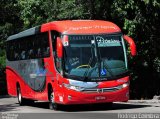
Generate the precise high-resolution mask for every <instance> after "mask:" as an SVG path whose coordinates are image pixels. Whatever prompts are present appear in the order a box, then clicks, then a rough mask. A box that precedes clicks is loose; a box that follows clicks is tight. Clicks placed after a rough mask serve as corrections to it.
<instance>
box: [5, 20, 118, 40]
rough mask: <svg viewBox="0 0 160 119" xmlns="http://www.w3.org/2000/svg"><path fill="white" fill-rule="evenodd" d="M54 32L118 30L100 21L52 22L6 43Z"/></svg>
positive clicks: (17, 35) (87, 32)
mask: <svg viewBox="0 0 160 119" xmlns="http://www.w3.org/2000/svg"><path fill="white" fill-rule="evenodd" d="M50 30H56V31H58V32H60V33H63V34H98V33H117V32H121V30H120V28H119V27H118V26H117V25H116V24H114V23H112V22H109V21H102V20H64V21H53V22H49V23H45V24H42V25H41V26H36V27H33V28H30V29H27V30H25V31H22V32H20V33H18V34H15V35H12V36H10V37H8V39H7V41H9V40H14V39H18V38H22V37H26V36H31V35H34V34H37V33H40V32H46V31H50Z"/></svg>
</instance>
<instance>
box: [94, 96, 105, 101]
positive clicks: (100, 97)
mask: <svg viewBox="0 0 160 119" xmlns="http://www.w3.org/2000/svg"><path fill="white" fill-rule="evenodd" d="M95 99H96V100H105V99H106V97H104V96H97V97H95Z"/></svg>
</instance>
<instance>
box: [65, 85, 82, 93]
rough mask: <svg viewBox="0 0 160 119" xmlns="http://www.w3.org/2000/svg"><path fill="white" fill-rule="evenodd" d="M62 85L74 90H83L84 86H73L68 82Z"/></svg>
mask: <svg viewBox="0 0 160 119" xmlns="http://www.w3.org/2000/svg"><path fill="white" fill-rule="evenodd" d="M64 87H66V88H67V89H71V90H75V91H82V90H84V87H80V86H74V85H70V84H64Z"/></svg>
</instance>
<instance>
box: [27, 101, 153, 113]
mask: <svg viewBox="0 0 160 119" xmlns="http://www.w3.org/2000/svg"><path fill="white" fill-rule="evenodd" d="M28 106H33V107H37V108H43V109H48V103H47V102H36V103H33V104H29V105H28ZM144 107H151V105H138V104H120V103H114V104H113V105H112V107H107V106H105V104H92V105H91V104H88V105H65V106H60V110H61V111H65V112H82V111H105V110H106V111H107V110H123V109H135V108H144Z"/></svg>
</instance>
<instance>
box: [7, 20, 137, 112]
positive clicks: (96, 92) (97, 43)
mask: <svg viewBox="0 0 160 119" xmlns="http://www.w3.org/2000/svg"><path fill="white" fill-rule="evenodd" d="M125 42H128V44H129V46H130V50H131V55H132V56H135V55H136V46H135V43H134V41H133V40H132V38H130V37H128V36H126V35H123V34H122V32H121V30H120V28H119V27H118V26H117V25H115V24H114V23H112V22H108V21H101V20H66V21H53V22H49V23H45V24H42V25H40V26H36V27H34V28H31V29H28V30H25V31H23V32H20V33H18V34H15V35H12V36H10V37H9V38H8V39H7V41H6V45H7V49H6V52H7V61H6V62H7V66H6V77H7V87H8V93H9V94H10V95H11V96H17V97H18V101H19V104H20V105H24V104H25V103H26V102H28V101H35V100H40V101H47V102H49V107H50V109H57V108H58V106H59V105H62V104H63V105H70V104H95V103H104V104H106V105H108V104H112V103H113V102H117V101H118V102H119V101H128V99H129V81H130V79H129V72H128V62H127V51H126V47H125Z"/></svg>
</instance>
